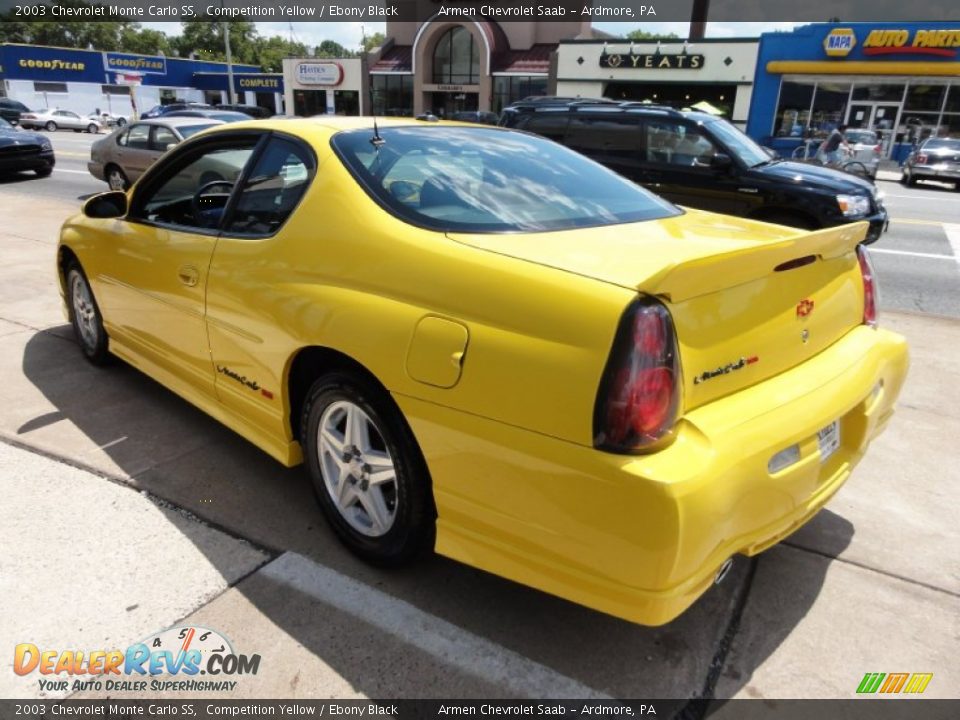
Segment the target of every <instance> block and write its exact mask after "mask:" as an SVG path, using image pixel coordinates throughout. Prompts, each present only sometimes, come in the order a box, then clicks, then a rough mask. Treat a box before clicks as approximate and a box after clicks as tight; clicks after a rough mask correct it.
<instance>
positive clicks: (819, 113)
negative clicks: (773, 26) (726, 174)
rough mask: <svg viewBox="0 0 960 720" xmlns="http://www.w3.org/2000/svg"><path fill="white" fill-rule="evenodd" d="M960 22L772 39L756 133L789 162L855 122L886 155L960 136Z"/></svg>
mask: <svg viewBox="0 0 960 720" xmlns="http://www.w3.org/2000/svg"><path fill="white" fill-rule="evenodd" d="M958 52H960V23H876V24H861V23H829V24H828V23H822V24H814V25H805V26H803V27H800V28H797V29H795V30H794V31H792V32H788V33H783V32H777V33H766V34H764V35H762V36H761V38H760V52H759V55H758V59H757V71H756V77H755V79H754V90H753V102H752V104H751V107H750V113H749V120H748V123H747V132H748V134H750V135H751V136H752V137H753V138H754V139H756V140H758V141H760V142H762V143H765V144H767V145H769V146H771V147H773V148H775V149H776V150H778V151H780V152H781V153H782V154H787V153H789V152H791V151H792V150H793V149H794V148H795V147H796V146H797V145H799V144H800V143H801V141H802V138H804V137H814V138H816V137H824V136H826V135H827V134H828V133H829V132H830V131H831V130H832V129H833V128H835V127H836V126H837V125H840V124H846V125H848V126H849V127H851V128H863V129H868V130H873V131H875V132H876V133H877V137H878V144H879V145H880V147H881V152H882V154H883V156H884V157H888V158H893V159H894V160H902V159H903V158H904V157H905V156H906V154H908V153H909V149H910V148H911V147H912V146H913V145H914V144H915V143H916V142H918V141H920V140H923V139H925V138H927V137H931V136H943V137H946V136H950V137H960V58H958Z"/></svg>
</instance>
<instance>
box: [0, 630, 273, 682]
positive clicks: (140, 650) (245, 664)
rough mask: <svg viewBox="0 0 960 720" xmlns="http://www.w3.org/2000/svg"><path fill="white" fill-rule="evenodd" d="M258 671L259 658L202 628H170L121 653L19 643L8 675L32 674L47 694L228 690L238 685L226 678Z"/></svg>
mask: <svg viewBox="0 0 960 720" xmlns="http://www.w3.org/2000/svg"><path fill="white" fill-rule="evenodd" d="M259 669H260V656H259V655H241V654H238V653H236V652H234V650H233V645H232V644H231V643H230V641H229V640H228V639H227V638H226V637H224V636H223V635H221V634H220V633H218V632H217V631H216V630H210V629H209V628H203V627H174V628H170V629H169V630H164V631H163V632H159V633H156V634H154V635H151V636H150V637H148V638H145V639H144V640H143V641H141V642H138V643H134V644H133V645H130V646H129V647H128V648H127V649H126V650H102V649H95V650H62V651H61V650H52V649H41V648H39V647H37V646H36V645H34V644H33V643H19V644H18V645H17V646H16V647H15V648H14V653H13V671H14V672H15V673H16V674H17V675H21V676H26V675H31V674H32V673H38V674H39V675H41V676H42V677H39V678H38V679H37V682H38V684H39V687H40V689H41V690H44V691H48V692H57V691H70V692H76V691H80V690H94V691H101V690H102V691H111V692H116V691H127V692H144V691H148V690H149V691H151V692H169V691H184V692H210V691H223V692H230V691H232V690H234V689H235V688H236V686H237V684H238V681H236V680H232V679H228V678H232V677H236V676H240V675H256V674H257V671H258V670H259ZM63 676H67V677H63ZM201 676H202V677H201Z"/></svg>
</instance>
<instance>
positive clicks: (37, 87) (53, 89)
mask: <svg viewBox="0 0 960 720" xmlns="http://www.w3.org/2000/svg"><path fill="white" fill-rule="evenodd" d="M33 91H34V92H38V93H65V92H67V84H66V83H62V82H35V83H34V84H33Z"/></svg>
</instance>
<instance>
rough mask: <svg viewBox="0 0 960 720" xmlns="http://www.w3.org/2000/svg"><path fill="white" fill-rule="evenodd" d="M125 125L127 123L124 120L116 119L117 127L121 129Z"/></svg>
mask: <svg viewBox="0 0 960 720" xmlns="http://www.w3.org/2000/svg"><path fill="white" fill-rule="evenodd" d="M126 124H127V121H126V120H125V119H124V118H117V127H118V128H122V127H123V126H124V125H126Z"/></svg>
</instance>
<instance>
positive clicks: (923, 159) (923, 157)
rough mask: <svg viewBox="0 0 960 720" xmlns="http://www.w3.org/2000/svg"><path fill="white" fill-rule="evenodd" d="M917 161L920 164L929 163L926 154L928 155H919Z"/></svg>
mask: <svg viewBox="0 0 960 720" xmlns="http://www.w3.org/2000/svg"><path fill="white" fill-rule="evenodd" d="M917 163H918V164H919V165H926V164H927V156H926V155H917Z"/></svg>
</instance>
